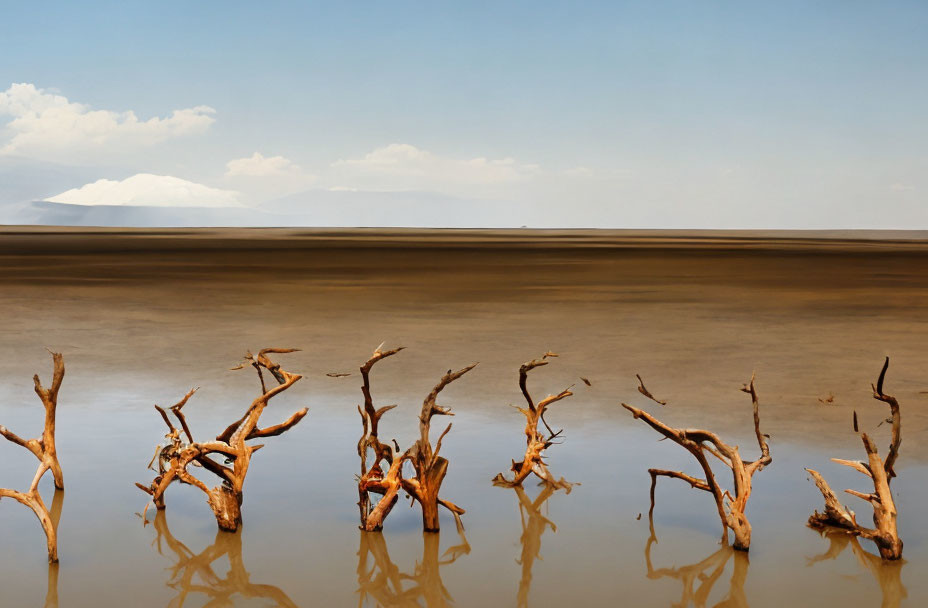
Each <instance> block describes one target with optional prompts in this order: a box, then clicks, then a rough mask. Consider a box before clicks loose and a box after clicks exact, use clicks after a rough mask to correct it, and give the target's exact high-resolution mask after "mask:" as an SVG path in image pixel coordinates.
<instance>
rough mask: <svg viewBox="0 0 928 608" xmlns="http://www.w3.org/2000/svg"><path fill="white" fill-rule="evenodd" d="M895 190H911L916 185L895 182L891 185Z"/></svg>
mask: <svg viewBox="0 0 928 608" xmlns="http://www.w3.org/2000/svg"><path fill="white" fill-rule="evenodd" d="M889 189H890V190H892V191H893V192H911V191H913V190H915V186H910V185H909V184H898V183H896V184H893V185H891V186H890V187H889Z"/></svg>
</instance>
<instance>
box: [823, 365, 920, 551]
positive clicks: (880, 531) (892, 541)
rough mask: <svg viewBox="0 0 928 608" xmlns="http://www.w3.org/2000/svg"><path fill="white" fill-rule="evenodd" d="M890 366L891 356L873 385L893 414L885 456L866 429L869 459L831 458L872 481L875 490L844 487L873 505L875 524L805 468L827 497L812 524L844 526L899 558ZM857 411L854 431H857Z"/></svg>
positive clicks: (895, 408) (896, 437)
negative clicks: (887, 386)
mask: <svg viewBox="0 0 928 608" xmlns="http://www.w3.org/2000/svg"><path fill="white" fill-rule="evenodd" d="M887 369H889V357H886V360H885V361H884V362H883V368H882V369H881V370H880V375H879V379H878V380H877V383H876V385H875V386H872V389H873V398H874V399H876V400H877V401H882V402H884V403H886V404H887V405H889V410H890V413H891V415H892V431H891V434H892V437H891V439H890V445H889V450H888V452H887V455H886V459H885V460H882V459H880V455H879V453H878V451H877V448H876V444H874V443H873V440H872V439H871V438H870V436H869V435H867V433H861V434H860V439H861V441H862V442H863V444H864V451H865V452H866V453H867V462H866V463H864V462H858V461H852V460H842V459H834V458H833V459H832V460H834V461H835V462H837V463H838V464H842V465H845V466H849V467H851V468H853V469H855V470H856V471H858V472H859V473H862V474H863V475H866V476H867V477H868V478H870V479H871V481H872V483H873V492H872V493H869V494H867V493H863V492H858V491H856V490H845V492H847V493H848V494H850V495H852V496H856V497H858V498H860V499H862V500H865V501H867V502H868V503H870V505H871V506H872V508H873V524H874V527H873V528H868V527H866V526H863V525H861V524H859V523H858V522H857V517H856V515H855V514H854V512H853V511H851V510H850V509H848V508H847V507H845V506H844V505H842V504H841V503H840V501H839V500H838V497H837V496H836V495H835V493H834V491H833V490H832V489H831V487H830V486H829V485H828V482H827V481H825V479H824V478H823V477H822V476H821V475H820V474H819V473H818V471H815V470H813V469H806V470H807V471H808V472H809V474H810V475H811V476H812V479H813V481H814V482H815V485H816V486H817V487H818V489H819V491H820V492H821V493H822V497H823V498H824V499H825V510H824V511H823V512H821V513H820V512H818V511H815V512H814V513H813V514H812V515H811V516H810V517H809V526H811V527H812V528H816V529H823V528H828V527H834V528H841V529H843V530H847V531H848V532H850V533H851V534H854V535H857V536H861V537H863V538H866V539H869V540H872V541H873V542H874V543H876V546H877V548H878V549H879V552H880V556H881V557H882V558H883V559H886V560H897V559H900V558H901V557H902V545H903V543H902V540H901V539H900V538H899V532H898V529H897V525H896V518H897V512H896V503H895V500H894V498H893V493H892V489H891V488H890V484H891V483H892V479H893V477H895V476H896V472H895V470H894V468H893V467H894V465H895V463H896V459H897V458H898V457H899V446H900V445H901V443H902V416H901V414H900V412H899V402H898V400H896V398H895V397H893V396H892V395H887V394H886V393H884V392H883V382H884V381H885V379H886V370H887ZM856 427H857V424H856V412H855V432H856V431H857V428H856Z"/></svg>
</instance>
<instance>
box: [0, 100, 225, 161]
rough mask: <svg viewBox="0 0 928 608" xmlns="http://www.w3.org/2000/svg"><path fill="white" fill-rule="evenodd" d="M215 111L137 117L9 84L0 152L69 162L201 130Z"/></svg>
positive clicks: (0, 103)
mask: <svg viewBox="0 0 928 608" xmlns="http://www.w3.org/2000/svg"><path fill="white" fill-rule="evenodd" d="M215 112H216V111H215V110H214V109H213V108H211V107H209V106H196V107H193V108H186V109H182V110H174V111H173V112H171V114H170V115H169V116H166V117H163V118H161V117H154V118H150V119H148V120H139V118H138V117H137V116H136V115H135V113H134V112H132V111H127V112H115V111H111V110H93V109H91V108H90V107H88V106H86V105H84V104H80V103H76V102H72V101H69V100H68V98H67V97H64V96H62V95H57V94H53V93H50V92H48V91H46V90H44V89H39V88H36V86H35V85H34V84H28V83H21V84H13V85H11V86H10V88H9V89H7V90H6V91H3V92H0V117H3V116H9V117H12V119H11V120H10V121H9V122H7V123H6V124H5V125H4V126H3V128H2V131H0V154H8V155H14V154H15V155H21V156H26V157H30V158H36V159H40V160H50V161H61V160H64V161H74V160H76V159H77V157H78V156H79V155H87V154H91V155H93V154H94V153H100V152H101V151H108V152H113V151H120V150H127V149H133V148H138V147H145V146H151V145H153V144H157V143H160V142H163V141H165V140H168V139H172V138H175V137H181V136H185V135H192V134H197V133H202V132H204V131H205V130H206V129H207V128H208V127H209V126H210V125H211V124H212V123H213V122H214V121H215V119H214V118H213V116H212V115H213V114H215Z"/></svg>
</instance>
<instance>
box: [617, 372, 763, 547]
mask: <svg viewBox="0 0 928 608" xmlns="http://www.w3.org/2000/svg"><path fill="white" fill-rule="evenodd" d="M640 382H641V379H640V377H639V383H640ZM643 386H644V384H643V383H641V387H639V390H640V389H641V388H642V387H643ZM646 390H647V389H645V391H646ZM741 390H742V391H743V392H745V393H747V394H749V395H750V396H751V404H752V406H753V410H754V433H755V436H756V438H757V445H758V448H759V449H760V453H761V454H760V457H759V458H758V459H757V460H754V461H744V460H742V458H741V453H740V452H739V450H738V446H732V445H729V444H727V443H725V442H724V441H722V439H721V438H720V437H719V436H718V435H716V434H715V433H713V432H711V431H706V430H703V429H677V428H673V427H671V426H668V425H666V424H664V423H663V422H661V421H660V420H658V419H657V418H654V417H653V416H651V414H649V413H647V412H645V411H644V410H641V409H639V408H636V407H634V406H631V405H628V404H627V403H623V404H622V407H624V408H625V409H627V410H628V411H630V412H631V413H632V416H634V417H635V418H636V419H641V420H643V421H644V422H645V423H646V424H647V425H648V426H650V427H651V428H652V429H654V430H655V431H657V432H658V433H660V434H661V435H663V436H664V437H666V438H667V439H670V440H671V441H673V442H674V443H676V444H677V445H679V446H681V447H682V448H684V449H685V450H686V451H688V452H689V453H690V454H692V455H693V457H694V458H695V459H696V461H697V462H698V463H699V466H700V467H701V468H702V470H703V476H704V479H702V478H697V477H693V476H692V475H688V474H686V473H683V472H680V471H668V470H664V469H648V473H649V474H650V476H651V509H650V511H649V513H652V514H653V512H654V491H655V488H656V485H657V478H658V477H671V478H675V479H680V480H682V481H685V482H687V483H688V484H690V486H691V487H693V488H695V489H697V490H702V491H705V492H709V493H710V494H712V497H713V498H714V499H715V505H716V509H717V510H718V514H719V519H720V520H721V522H722V534H723V539H725V540H726V542H727V539H728V530H731V531H732V533H733V534H734V536H735V542H734V544H733V548H735V549H738V550H741V551H747V550H748V549H749V548H750V546H751V524H750V522H749V521H748V519H747V516H746V515H745V509H746V507H747V502H748V498H750V496H751V483H752V477H753V476H754V474H755V473H757V472H758V471H761V470H763V468H764V467H766V466H767V465H769V464H770V463H771V462H772V458H771V457H770V447H769V445H768V444H767V436H766V435H765V434H764V433H763V432H761V429H760V413H759V401H758V398H757V391H756V390H755V387H754V376H753V375H752V376H751V381H750V382H749V383H748V384H745V385H744V386H743V387H742V388H741ZM642 394H644V392H643V393H642ZM645 396H648V395H647V394H646V395H645ZM649 398H650V399H652V400H655V399H653V397H649ZM655 401H656V400H655ZM658 403H660V402H658ZM707 454H710V455H712V456H714V457H715V458H716V459H718V460H719V461H721V462H722V464H724V465H725V466H726V467H728V468H729V469H730V470H731V475H732V481H733V493H732V492H730V491H728V490H723V489H722V487H721V486H720V485H719V483H718V481H717V480H716V476H715V473H714V471H713V469H712V467H711V465H710V464H709V459H708V457H707Z"/></svg>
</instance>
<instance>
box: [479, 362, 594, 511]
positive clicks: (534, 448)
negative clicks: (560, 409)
mask: <svg viewBox="0 0 928 608" xmlns="http://www.w3.org/2000/svg"><path fill="white" fill-rule="evenodd" d="M546 356H550V355H546ZM548 363H549V361H547V360H545V358H542V359H533V360H532V361H529V362H527V363H523V364H522V366H521V367H520V368H519V388H520V389H521V391H522V396H523V397H525V402H526V404H527V406H528V407H527V408H521V407H520V408H517V409H518V410H519V411H520V412H522V415H524V416H525V422H526V424H525V456H524V457H523V458H522V460H521V461H520V462H516V461H515V460H513V461H512V466H511V467H510V470H511V471H512V472H513V478H512V479H507V478H506V476H505V475H504V474H503V473H498V474H497V475H496V477H494V478H493V485H495V486H500V487H504V488H516V487H522V482H524V481H525V480H526V479H527V478H528V476H529V475H532V474H534V475H535V476H536V477H538V478H539V479H540V480H541V483H543V484H545V485H548V486H551V487H553V488H555V489H560V488H563V489H564V490H566V491H567V493H568V494H569V493H570V490H571V487H572V485H573V484H571V483H569V482H567V481H566V480H565V479H564V478H563V477H561V478H560V479H555V478H554V476H553V475H552V474H551V471H550V470H548V466H547V464H546V463H545V462H544V457H545V450H547V449H548V448H549V447H551V446H552V445H554V443H555V439H556V438H558V437H560V436H561V433H563V430H559V431H555V430H554V429H552V428H551V427H550V426H548V423H547V421H545V412H546V411H547V409H548V407H549V406H551V405H552V404H554V403H557V402H558V401H560V400H562V399H566V398H567V397H570V396H572V395H573V393H572V392H571V390H570V389H571V388H572V387H570V386H569V387H567V388H566V389H564V390H563V391H561V392H560V393H558V394H556V395H548V396H547V397H545V398H544V399H542V400H541V401H539V402H538V404H537V405H536V404H535V401H534V399H533V398H532V395H531V393H529V390H528V385H527V383H528V373H529V372H530V371H532V370H533V369H535V368H536V367H541V366H542V365H547V364H548ZM539 423H540V424H542V425H544V430H542V429H539V428H538V426H539ZM578 485H579V484H578Z"/></svg>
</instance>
